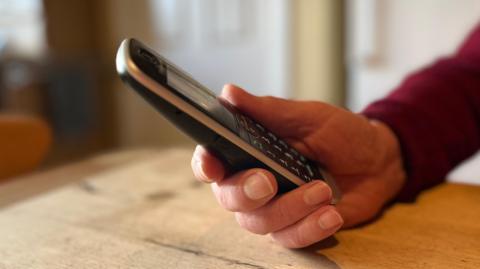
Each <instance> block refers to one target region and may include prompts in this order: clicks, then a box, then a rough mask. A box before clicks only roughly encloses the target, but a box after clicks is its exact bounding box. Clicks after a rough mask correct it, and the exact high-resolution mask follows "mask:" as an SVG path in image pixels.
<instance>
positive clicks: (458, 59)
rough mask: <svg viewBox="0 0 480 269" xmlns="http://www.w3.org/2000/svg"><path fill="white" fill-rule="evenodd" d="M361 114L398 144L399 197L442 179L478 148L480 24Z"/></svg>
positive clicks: (405, 197)
mask: <svg viewBox="0 0 480 269" xmlns="http://www.w3.org/2000/svg"><path fill="white" fill-rule="evenodd" d="M363 114H364V115H366V116H367V117H369V118H372V119H377V120H380V121H382V122H384V123H385V124H387V125H388V126H389V127H390V128H391V129H392V130H393V132H394V133H395V134H396V135H397V138H398V140H399V142H400V145H401V149H402V156H403V160H404V165H405V170H406V172H407V182H406V184H405V186H404V188H403V190H402V191H401V192H400V194H399V196H398V199H399V200H401V201H412V200H414V199H415V197H416V195H417V194H418V193H419V192H420V191H421V190H423V189H425V188H428V187H431V186H433V185H435V184H438V183H440V182H442V181H443V180H444V179H445V176H446V175H447V173H448V172H449V171H450V170H451V169H452V168H454V167H455V166H456V165H457V164H459V163H460V162H461V161H462V160H464V159H466V158H467V157H469V156H470V155H472V154H473V153H475V152H476V151H477V150H478V149H479V147H480V24H479V25H478V26H477V27H476V28H475V29H474V31H473V32H472V33H471V34H470V36H469V37H468V38H467V40H466V41H465V42H464V43H463V45H462V46H461V47H460V49H459V50H458V52H457V53H456V54H455V55H453V56H451V57H449V58H444V59H440V60H438V61H437V62H435V63H434V64H432V65H431V66H428V67H426V68H424V69H422V70H419V71H418V72H416V73H413V74H411V75H410V76H408V77H407V78H406V79H405V80H404V81H403V82H402V83H401V84H400V86H399V87H397V88H396V89H395V90H394V91H392V92H391V93H390V94H389V95H388V96H387V97H385V98H384V99H382V100H379V101H377V102H374V103H372V104H371V105H369V106H368V107H367V108H366V109H365V110H364V111H363Z"/></svg>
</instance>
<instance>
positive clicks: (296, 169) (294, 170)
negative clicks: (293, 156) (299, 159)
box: [290, 167, 300, 175]
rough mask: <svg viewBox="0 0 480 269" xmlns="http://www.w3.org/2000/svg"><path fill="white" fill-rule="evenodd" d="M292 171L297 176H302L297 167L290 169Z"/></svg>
mask: <svg viewBox="0 0 480 269" xmlns="http://www.w3.org/2000/svg"><path fill="white" fill-rule="evenodd" d="M290 170H291V171H293V172H295V173H296V174H297V175H300V170H299V169H298V168H297V167H290Z"/></svg>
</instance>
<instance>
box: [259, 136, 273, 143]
mask: <svg viewBox="0 0 480 269" xmlns="http://www.w3.org/2000/svg"><path fill="white" fill-rule="evenodd" d="M261 139H262V141H263V142H265V143H266V144H270V143H271V142H270V140H268V138H266V137H265V136H262V137H261Z"/></svg>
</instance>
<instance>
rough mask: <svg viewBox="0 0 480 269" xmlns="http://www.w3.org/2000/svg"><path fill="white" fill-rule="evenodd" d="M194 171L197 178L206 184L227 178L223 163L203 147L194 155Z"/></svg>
mask: <svg viewBox="0 0 480 269" xmlns="http://www.w3.org/2000/svg"><path fill="white" fill-rule="evenodd" d="M192 169H193V171H194V174H195V177H196V178H197V179H199V180H200V181H203V182H206V183H212V182H216V181H221V180H222V179H223V177H224V176H225V168H224V167H223V164H222V162H221V161H220V160H218V159H217V158H216V157H215V156H213V155H212V154H211V153H210V152H208V150H207V149H205V148H204V147H203V146H201V145H198V146H197V147H196V148H195V151H194V153H193V158H192Z"/></svg>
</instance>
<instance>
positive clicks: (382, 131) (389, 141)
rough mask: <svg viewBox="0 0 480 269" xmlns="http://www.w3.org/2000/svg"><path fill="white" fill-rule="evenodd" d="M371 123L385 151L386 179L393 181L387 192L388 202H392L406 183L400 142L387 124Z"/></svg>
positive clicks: (383, 168)
mask: <svg viewBox="0 0 480 269" xmlns="http://www.w3.org/2000/svg"><path fill="white" fill-rule="evenodd" d="M370 123H371V124H372V126H374V127H375V129H376V130H377V134H378V139H379V143H380V145H381V146H382V147H383V148H384V151H385V153H384V158H383V165H382V170H383V171H384V173H383V174H384V177H388V178H390V179H391V180H389V184H390V186H388V188H389V189H390V190H391V191H389V192H387V196H388V197H387V200H390V199H392V198H394V197H395V196H396V195H397V194H398V193H399V192H400V190H401V188H402V187H403V185H404V184H405V181H406V172H405V168H404V164H403V156H402V150H401V146H400V141H399V140H398V137H397V135H396V134H395V132H394V131H393V130H392V129H391V128H390V127H389V126H388V125H387V124H385V123H383V122H381V121H378V120H370Z"/></svg>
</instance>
